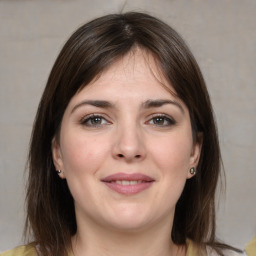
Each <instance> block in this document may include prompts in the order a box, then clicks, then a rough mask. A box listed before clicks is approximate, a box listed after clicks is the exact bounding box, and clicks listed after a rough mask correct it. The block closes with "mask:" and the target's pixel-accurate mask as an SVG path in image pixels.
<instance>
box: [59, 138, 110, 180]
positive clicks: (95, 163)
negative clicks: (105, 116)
mask: <svg viewBox="0 0 256 256" xmlns="http://www.w3.org/2000/svg"><path fill="white" fill-rule="evenodd" d="M107 145H108V144H107V143H104V141H102V140H100V139H99V138H96V137H91V136H84V135H83V134H80V133H73V134H71V133H66V134H65V136H64V137H63V139H62V144H61V154H62V159H63V165H64V169H65V170H64V171H65V172H66V175H72V174H76V175H77V174H81V175H82V174H84V175H86V174H88V173H94V172H96V171H97V169H98V168H99V166H100V164H101V163H102V161H103V160H104V159H105V156H106V154H107V152H108V146H107Z"/></svg>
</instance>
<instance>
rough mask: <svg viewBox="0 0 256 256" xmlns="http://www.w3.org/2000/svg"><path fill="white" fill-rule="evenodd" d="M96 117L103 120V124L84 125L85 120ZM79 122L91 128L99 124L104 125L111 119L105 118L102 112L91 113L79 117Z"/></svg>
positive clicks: (109, 122)
mask: <svg viewBox="0 0 256 256" xmlns="http://www.w3.org/2000/svg"><path fill="white" fill-rule="evenodd" d="M97 117H98V118H101V119H103V120H105V121H106V123H105V124H95V125H93V124H92V125H86V122H88V121H89V120H90V119H93V118H97ZM79 124H81V125H84V126H87V127H91V128H95V127H96V128H97V127H99V126H105V125H108V124H111V121H109V118H107V117H106V116H105V115H104V114H99V113H92V114H88V115H84V116H83V117H82V118H80V119H79Z"/></svg>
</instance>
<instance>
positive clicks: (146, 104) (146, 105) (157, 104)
mask: <svg viewBox="0 0 256 256" xmlns="http://www.w3.org/2000/svg"><path fill="white" fill-rule="evenodd" d="M166 104H172V105H175V106H176V107H178V108H179V109H180V110H181V112H182V113H183V114H184V112H185V111H184V109H183V107H182V106H181V104H179V103H178V102H177V101H173V100H167V99H166V100H165V99H163V100H162V99H160V100H147V101H146V102H144V103H143V104H142V105H143V107H144V108H156V107H162V106H163V105H166Z"/></svg>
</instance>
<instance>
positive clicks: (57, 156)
mask: <svg viewBox="0 0 256 256" xmlns="http://www.w3.org/2000/svg"><path fill="white" fill-rule="evenodd" d="M52 159H53V163H54V166H55V169H56V170H61V173H60V174H59V177H60V178H61V179H65V178H66V177H65V172H64V165H63V161H62V155H61V150H60V144H59V142H58V141H57V139H56V137H54V138H53V139H52Z"/></svg>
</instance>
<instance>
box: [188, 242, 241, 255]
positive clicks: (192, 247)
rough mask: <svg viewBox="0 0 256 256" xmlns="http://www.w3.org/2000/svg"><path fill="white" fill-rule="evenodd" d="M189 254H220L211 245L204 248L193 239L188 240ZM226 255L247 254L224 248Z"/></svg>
mask: <svg viewBox="0 0 256 256" xmlns="http://www.w3.org/2000/svg"><path fill="white" fill-rule="evenodd" d="M186 244H187V254H186V256H198V255H200V256H219V254H218V253H217V252H216V251H215V250H214V249H213V248H211V247H210V246H206V248H205V249H204V248H202V247H201V246H199V245H198V244H196V243H195V242H193V241H192V240H189V239H188V240H187V241H186ZM222 253H223V255H224V256H246V254H245V253H244V252H242V253H238V252H235V251H233V250H223V251H222Z"/></svg>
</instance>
